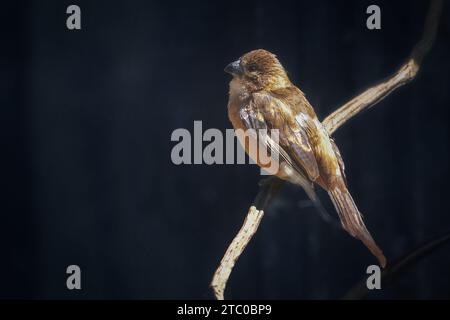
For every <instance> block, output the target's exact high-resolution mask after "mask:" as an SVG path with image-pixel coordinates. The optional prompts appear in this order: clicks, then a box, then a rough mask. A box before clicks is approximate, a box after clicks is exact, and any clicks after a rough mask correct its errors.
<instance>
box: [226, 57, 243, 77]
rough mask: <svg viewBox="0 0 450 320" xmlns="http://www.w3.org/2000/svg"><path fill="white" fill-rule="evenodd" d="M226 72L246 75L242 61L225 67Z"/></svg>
mask: <svg viewBox="0 0 450 320" xmlns="http://www.w3.org/2000/svg"><path fill="white" fill-rule="evenodd" d="M224 71H225V72H226V73H229V74H232V75H242V74H243V73H244V70H243V69H242V66H241V60H236V61H234V62H232V63H230V64H229V65H227V66H226V67H225V69H224Z"/></svg>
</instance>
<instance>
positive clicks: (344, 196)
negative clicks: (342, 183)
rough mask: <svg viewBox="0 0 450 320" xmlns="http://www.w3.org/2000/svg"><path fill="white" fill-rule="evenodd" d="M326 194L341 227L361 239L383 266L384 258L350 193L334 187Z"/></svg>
mask: <svg viewBox="0 0 450 320" xmlns="http://www.w3.org/2000/svg"><path fill="white" fill-rule="evenodd" d="M328 194H329V195H330V197H331V200H332V201H333V204H334V206H335V208H336V211H337V212H338V214H339V218H340V219H341V223H342V226H343V228H344V229H345V230H346V231H347V232H348V233H350V234H351V235H352V236H353V237H355V238H358V239H359V240H361V241H362V242H363V243H364V244H365V245H366V247H367V248H368V249H369V250H370V252H372V254H373V255H374V256H375V257H376V258H377V259H378V261H379V263H380V265H381V266H382V267H383V268H384V267H385V266H386V258H385V257H384V255H383V252H382V251H381V249H380V248H379V247H378V246H377V244H376V243H375V241H374V240H373V238H372V236H371V235H370V233H369V231H368V230H367V228H366V226H365V225H364V222H363V220H362V216H361V213H360V212H359V210H358V208H357V207H356V204H355V202H354V201H353V199H352V196H351V195H350V193H349V192H348V191H347V190H343V191H342V190H340V189H339V188H335V189H333V190H331V191H328Z"/></svg>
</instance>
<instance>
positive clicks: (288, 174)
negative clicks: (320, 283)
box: [225, 49, 386, 267]
mask: <svg viewBox="0 0 450 320" xmlns="http://www.w3.org/2000/svg"><path fill="white" fill-rule="evenodd" d="M225 72H227V73H230V74H231V75H232V76H233V79H232V80H231V82H230V91H229V101H228V116H229V118H230V120H231V123H232V124H233V127H234V129H235V130H236V129H241V130H248V129H253V130H261V129H264V130H267V132H268V134H267V135H266V136H265V137H264V139H263V140H262V141H263V143H264V144H265V146H266V147H267V149H268V150H269V151H268V153H270V154H271V155H272V156H273V155H275V154H276V155H277V159H279V166H278V170H277V172H275V174H276V175H277V176H278V177H279V178H281V179H284V180H287V181H289V182H291V183H294V184H297V185H300V186H301V187H303V189H304V190H305V191H306V193H307V194H308V196H309V197H310V199H311V200H312V201H313V202H314V203H315V204H320V202H319V200H318V198H317V196H316V194H315V192H314V184H318V185H319V186H320V187H322V188H323V189H325V190H326V191H327V192H328V194H329V195H330V198H331V200H332V202H333V204H334V207H335V208H336V211H337V212H338V215H339V218H340V220H341V224H342V226H343V228H344V229H345V230H346V231H347V232H348V233H350V234H351V235H352V236H353V237H356V238H358V239H360V240H361V241H362V242H363V243H364V244H365V245H366V246H367V248H368V249H369V250H370V251H371V252H372V254H373V255H375V256H376V257H377V259H378V261H379V263H380V264H381V266H382V267H384V266H385V265H386V258H385V257H384V255H383V252H382V251H381V250H380V248H379V247H378V246H377V244H376V243H375V241H374V240H373V238H372V236H371V235H370V233H369V231H368V230H367V228H366V226H365V225H364V222H363V220H362V216H361V213H360V212H359V210H358V208H357V207H356V204H355V202H354V201H353V198H352V196H351V195H350V192H349V191H348V188H347V181H346V178H345V173H344V162H343V160H342V157H341V154H340V152H339V149H338V148H337V146H336V144H335V143H334V141H333V140H332V139H331V137H330V136H329V134H328V132H327V131H326V129H325V128H324V127H323V125H322V123H321V122H320V121H319V120H318V119H317V116H316V114H315V112H314V109H313V108H312V106H311V105H310V104H309V102H308V100H306V97H305V95H304V93H303V92H302V91H301V90H300V89H298V88H297V87H296V86H295V85H293V84H292V83H291V81H290V80H289V78H288V76H287V73H286V71H285V69H284V68H283V66H282V65H281V63H280V62H279V61H278V59H277V58H276V56H275V55H274V54H272V53H270V52H268V51H266V50H262V49H260V50H254V51H251V52H249V53H246V54H244V55H243V56H242V57H241V58H240V59H239V60H237V61H234V62H232V63H230V64H229V65H228V66H226V68H225ZM274 129H276V130H277V133H278V139H277V140H278V142H276V141H275V140H274V139H271V137H270V136H269V133H270V132H271V130H272V131H273V130H274ZM259 141H261V140H259ZM240 142H241V144H242V145H243V147H244V149H245V150H246V152H247V153H248V154H249V156H250V157H251V158H252V159H253V160H254V161H255V162H256V163H257V164H258V165H260V166H261V167H264V166H263V164H262V163H261V161H259V158H258V157H257V156H255V155H254V154H251V153H250V152H249V144H248V141H244V140H242V139H241V140H240Z"/></svg>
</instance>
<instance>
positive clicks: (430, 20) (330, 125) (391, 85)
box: [322, 0, 442, 135]
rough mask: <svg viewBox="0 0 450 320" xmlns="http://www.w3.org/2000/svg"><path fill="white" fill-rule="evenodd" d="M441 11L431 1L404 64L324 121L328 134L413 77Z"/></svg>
mask: <svg viewBox="0 0 450 320" xmlns="http://www.w3.org/2000/svg"><path fill="white" fill-rule="evenodd" d="M441 12H442V0H432V1H431V5H430V9H429V11H428V15H427V18H426V21H425V27H424V31H423V35H422V39H421V40H420V41H419V43H417V45H416V46H415V47H414V49H413V51H412V52H411V55H410V57H409V58H408V60H407V61H406V63H405V64H404V65H402V66H401V67H400V69H399V70H398V71H397V72H396V73H395V74H394V75H393V76H391V77H390V78H389V79H388V80H386V81H384V82H382V83H380V84H378V85H375V86H374V87H371V88H369V89H368V90H366V91H364V92H363V93H361V94H360V95H358V96H357V97H355V98H353V99H352V100H350V101H349V102H347V103H346V104H344V105H343V106H342V107H340V108H338V109H337V110H336V111H334V112H333V113H332V114H330V115H329V116H328V117H326V118H325V120H323V122H322V123H323V125H324V126H325V128H326V129H327V130H328V133H329V134H330V135H331V134H332V133H333V132H335V131H336V130H337V129H338V128H339V127H341V126H342V125H343V124H344V123H346V122H347V121H348V120H350V119H351V118H353V117H354V116H355V115H357V114H358V113H360V112H362V111H364V110H367V109H369V108H370V107H372V106H374V105H375V104H376V103H378V102H380V101H381V100H382V99H383V98H385V97H386V96H387V95H389V94H390V93H391V92H392V91H394V90H395V89H397V88H399V87H401V86H402V85H404V84H406V83H408V82H410V81H411V80H413V79H414V78H415V76H416V75H417V72H418V71H419V68H420V65H421V63H422V60H423V58H424V57H425V55H426V54H427V53H428V52H429V51H430V49H431V46H432V45H433V42H434V39H435V38H436V33H437V29H438V24H439V18H440V15H441Z"/></svg>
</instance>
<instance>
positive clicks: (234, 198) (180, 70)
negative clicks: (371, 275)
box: [0, 0, 450, 299]
mask: <svg viewBox="0 0 450 320" xmlns="http://www.w3.org/2000/svg"><path fill="white" fill-rule="evenodd" d="M71 4H77V5H78V6H80V8H81V23H82V29H81V30H79V31H69V30H68V29H67V28H66V19H67V17H68V15H67V14H66V8H67V7H68V6H69V5H71ZM371 4H377V5H379V6H380V8H381V23H382V29H381V30H374V31H371V30H368V29H367V28H366V19H367V17H368V15H367V14H366V8H367V7H368V6H369V5H371ZM427 8H428V1H396V2H392V1H375V2H374V1H365V0H364V1H361V0H358V1H356V0H354V1H345V2H343V1H340V2H338V1H331V0H329V1H323V0H316V1H294V0H292V1H285V0H280V1H256V0H255V1H234V0H229V1H222V2H219V1H181V0H180V1H175V0H170V1H144V0H142V1H115V2H112V1H101V0H97V1H81V0H78V1H26V2H25V1H10V2H9V3H2V9H3V10H2V11H3V13H4V16H3V17H2V18H1V24H2V27H1V29H0V32H1V34H2V37H1V39H2V50H1V51H0V57H1V61H0V63H1V73H0V74H1V76H0V81H1V84H0V85H1V88H2V89H1V91H0V92H1V94H0V99H1V110H2V113H3V115H2V116H1V120H0V121H1V126H0V128H1V129H0V130H1V136H2V140H3V142H2V170H3V172H2V179H1V180H2V185H3V190H4V191H3V192H2V201H1V203H0V212H1V223H0V249H1V259H0V274H1V281H0V298H7V299H10V298H30V299H50V298H52V299H54V298H62V299H77V298H83V299H99V298H112V299H132V298H133V299H134V298H135V299H148V298H158V299H166V298H170V299H174V298H199V299H203V298H211V294H210V292H209V289H208V285H209V282H210V280H211V278H212V275H213V272H214V270H215V268H216V267H217V265H218V263H219V261H220V259H221V258H222V255H223V253H224V251H225V250H226V248H227V246H228V244H229V243H230V241H231V240H232V238H233V237H234V235H235V234H236V232H237V231H238V230H239V228H240V226H241V224H242V222H243V219H244V217H245V215H246V213H247V209H248V207H249V205H250V204H251V202H252V200H253V198H254V196H255V195H256V193H257V190H258V187H257V183H258V181H259V179H260V176H259V169H258V168H257V167H256V166H254V165H211V166H208V165H180V166H176V165H174V164H172V162H171V159H170V152H171V149H172V147H173V146H174V145H175V142H171V141H170V136H171V133H172V131H173V130H174V129H177V128H186V129H188V130H190V131H191V132H192V130H193V121H194V120H202V121H203V128H204V130H206V129H207V128H218V129H220V130H225V129H226V128H231V125H230V123H229V121H228V118H227V112H226V104H227V93H228V82H229V80H230V77H229V75H227V74H225V73H224V72H223V68H224V66H225V65H226V64H228V63H229V62H231V61H233V60H235V59H236V58H238V57H239V56H240V55H242V54H243V53H245V52H247V51H250V50H252V49H257V48H265V49H267V50H270V51H272V52H274V53H276V54H277V55H278V57H279V59H280V60H281V62H282V63H283V65H284V66H285V68H286V69H287V70H288V71H289V75H290V77H291V80H292V81H293V82H294V83H295V84H296V85H298V86H299V87H300V88H301V89H302V90H303V91H304V92H305V93H306V95H307V97H308V99H309V101H310V102H311V104H312V105H313V106H314V107H315V110H316V112H317V114H318V116H319V118H320V119H323V118H324V117H325V116H326V115H328V114H329V113H330V112H332V111H333V110H335V109H336V108H337V107H338V106H340V105H341V104H343V103H345V102H346V101H347V100H349V99H350V98H352V97H353V96H355V95H356V94H357V93H359V92H361V91H362V90H364V89H365V88H368V87H369V86H371V85H373V84H374V83H376V82H377V81H379V80H381V79H384V78H385V77H387V76H389V75H390V74H392V73H393V72H394V71H396V69H397V68H398V67H399V66H400V65H401V63H402V62H403V61H404V60H405V59H406V57H407V56H408V54H409V53H410V51H411V49H412V47H413V46H414V44H415V43H416V42H417V41H418V39H419V38H420V35H421V32H422V26H423V22H424V18H425V15H426V11H427ZM449 14H450V6H446V7H444V12H443V15H442V18H441V24H440V27H439V32H438V36H437V39H436V42H435V44H434V47H433V49H432V51H431V53H430V54H429V55H428V56H427V57H426V59H425V61H424V63H423V67H422V69H421V70H420V73H419V75H418V77H417V78H416V79H415V80H414V81H413V82H412V83H410V84H409V85H407V86H405V87H403V88H401V89H399V90H397V91H395V92H394V93H393V94H391V95H390V96H389V97H388V98H386V99H385V100H383V101H382V102H380V103H379V104H378V105H377V106H376V107H375V108H373V109H372V110H370V111H367V112H365V113H363V114H361V115H359V116H358V117H357V118H355V119H353V120H352V121H350V122H348V123H347V124H346V125H345V126H344V127H342V128H340V129H339V130H338V131H337V132H336V133H335V134H334V137H335V140H336V143H337V144H338V146H339V147H340V150H341V153H342V155H343V158H344V161H345V163H346V168H347V169H346V173H347V178H348V180H349V187H350V191H351V192H352V194H353V197H354V198H355V201H356V203H357V204H358V207H359V209H360V210H361V212H363V214H364V216H365V219H366V224H367V225H368V228H369V230H370V231H371V232H372V234H373V235H374V238H375V239H376V240H377V242H378V244H379V245H380V246H381V247H382V248H383V250H384V252H385V254H386V256H387V258H388V260H389V261H390V262H392V261H394V260H395V259H398V258H400V257H401V256H402V255H403V254H405V253H406V252H408V251H409V250H411V249H413V248H414V247H415V246H417V245H419V244H420V243H422V242H424V241H427V240H429V239H431V238H433V237H435V236H437V235H439V234H442V233H444V232H446V231H448V230H450V210H449V209H450V205H449V187H448V181H449V178H450V176H449V160H450V159H449V146H450V142H449V123H448V122H449V115H450V112H449V101H450V96H449V83H450V61H449V52H450V41H449V40H450V19H449V17H450V16H449ZM321 198H322V201H323V202H324V204H325V205H326V207H327V208H328V210H329V211H330V212H331V213H333V215H335V213H334V210H333V208H332V204H331V202H330V201H329V199H328V197H327V196H326V195H325V194H324V193H321ZM375 263H376V260H375V259H374V258H373V257H372V256H371V254H370V253H369V251H368V250H367V249H366V248H365V247H364V246H363V245H362V244H361V243H360V242H359V241H356V240H354V239H353V238H351V237H350V236H349V235H347V234H346V233H345V232H343V231H341V230H339V229H336V228H333V227H332V226H331V225H329V224H327V223H325V222H324V221H323V220H322V219H321V218H320V217H319V215H318V214H317V212H316V211H315V209H314V208H312V207H311V206H310V205H309V202H308V201H307V197H306V195H305V194H304V192H303V191H302V190H301V189H298V188H296V187H293V186H290V185H287V186H285V188H284V189H283V191H282V192H281V194H280V195H279V196H278V197H277V199H276V200H275V201H274V202H273V204H272V206H271V207H270V209H269V210H268V211H267V213H266V216H265V217H264V219H263V221H262V224H261V226H260V230H259V231H258V233H257V234H256V236H255V238H254V239H253V240H252V242H251V243H250V245H249V246H248V247H247V249H246V251H245V253H244V254H243V256H242V257H241V258H240V260H239V261H238V263H237V266H236V268H235V270H234V272H233V274H232V276H231V279H230V281H229V284H228V288H227V292H226V296H227V297H228V298H235V299H243V298H255V299H259V298H264V299H281V298H287V299H336V298H340V297H342V296H343V295H344V294H345V293H346V292H347V291H348V290H349V289H350V288H351V287H352V286H353V285H354V284H355V283H356V282H357V281H359V280H361V279H363V278H365V277H366V273H365V271H366V268H367V266H368V265H371V264H375ZM71 264H76V265H79V266H80V268H81V270H82V290H81V291H77V290H73V291H69V290H67V288H66V277H67V274H66V268H67V266H68V265H71ZM449 270H450V246H448V245H447V246H445V247H442V248H441V249H440V250H438V251H436V252H435V253H433V254H432V255H430V256H428V257H427V258H426V259H424V260H422V261H421V262H420V263H418V264H417V265H415V266H414V267H412V268H410V269H408V270H407V272H404V273H403V274H402V275H401V276H400V277H398V279H397V280H396V281H395V282H393V283H392V285H391V286H389V287H385V288H384V287H383V289H382V290H378V291H374V292H371V293H370V294H369V298H370V299H398V298H402V299H405V298H413V299H430V298H450V271H449ZM382 286H383V284H382Z"/></svg>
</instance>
